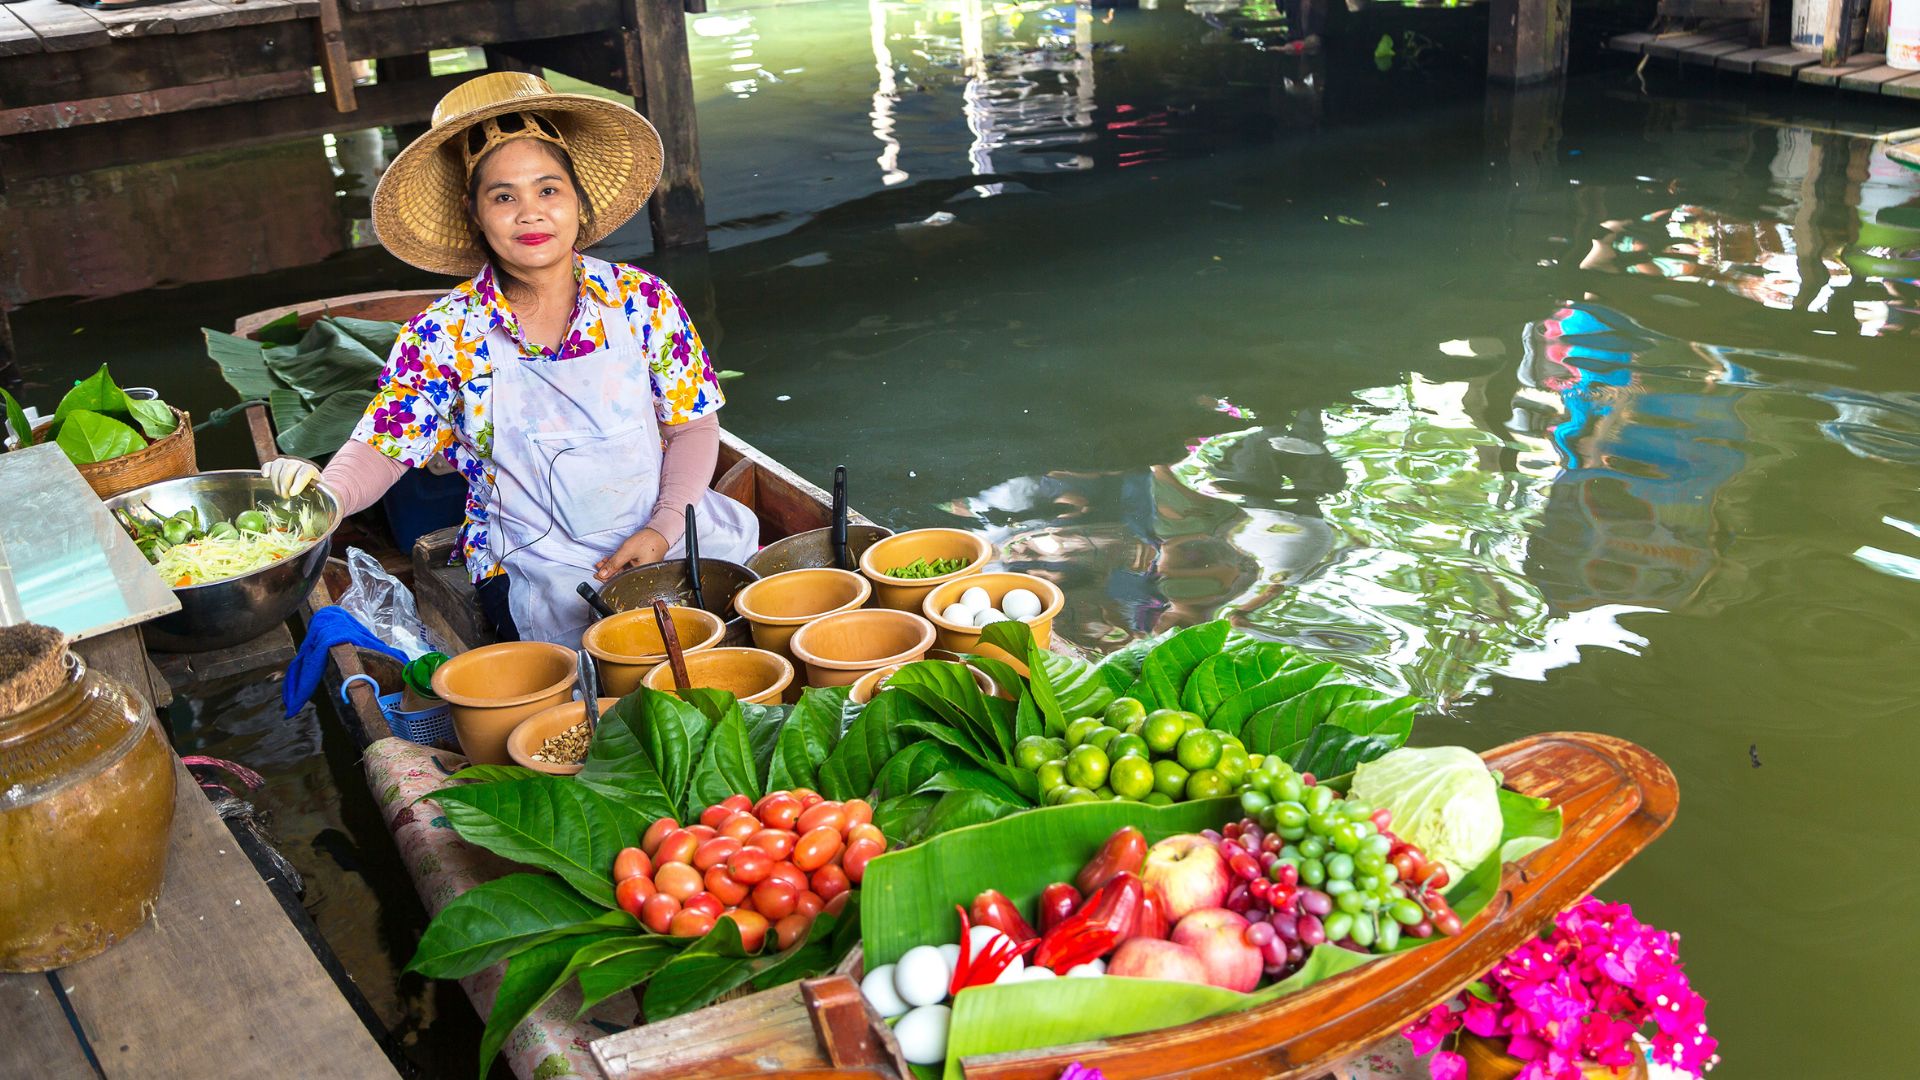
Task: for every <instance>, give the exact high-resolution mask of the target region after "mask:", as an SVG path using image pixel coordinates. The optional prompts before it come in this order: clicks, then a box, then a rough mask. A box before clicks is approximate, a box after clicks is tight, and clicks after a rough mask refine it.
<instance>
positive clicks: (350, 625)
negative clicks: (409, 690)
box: [280, 606, 407, 720]
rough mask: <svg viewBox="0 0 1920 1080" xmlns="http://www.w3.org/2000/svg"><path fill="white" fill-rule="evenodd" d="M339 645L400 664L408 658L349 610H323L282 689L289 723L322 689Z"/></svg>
mask: <svg viewBox="0 0 1920 1080" xmlns="http://www.w3.org/2000/svg"><path fill="white" fill-rule="evenodd" d="M335 645H356V646H359V647H360V648H362V649H371V650H373V651H374V652H380V653H386V654H387V655H388V656H391V657H393V658H394V659H395V660H398V661H399V662H400V663H402V664H404V663H406V662H407V656H406V654H405V653H403V652H401V651H400V650H399V649H396V648H394V647H393V646H391V645H389V644H387V643H386V642H384V641H381V640H380V639H379V638H377V637H374V636H373V631H371V630H368V629H367V628H366V627H365V626H364V625H362V624H361V622H360V620H359V619H356V618H354V617H353V616H352V615H351V614H349V613H348V612H347V609H346V608H343V607H339V606H328V607H323V608H321V609H320V610H319V611H316V612H314V613H313V621H311V622H309V623H308V624H307V636H306V637H304V638H302V639H301V640H300V651H299V652H297V653H295V654H294V656H293V663H291V664H288V665H287V681H286V682H285V683H284V684H283V685H282V686H281V687H280V703H281V704H283V705H285V706H286V709H287V719H289V720H291V719H293V716H294V714H295V713H297V712H299V711H300V710H301V709H303V708H305V707H306V704H307V702H308V701H310V700H312V698H313V692H314V691H315V690H317V689H319V687H320V676H321V674H322V673H323V672H325V671H326V668H327V650H328V649H331V648H333V647H334V646H335Z"/></svg>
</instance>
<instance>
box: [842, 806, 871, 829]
mask: <svg viewBox="0 0 1920 1080" xmlns="http://www.w3.org/2000/svg"><path fill="white" fill-rule="evenodd" d="M846 808H847V828H848V829H852V828H853V827H854V826H856V825H866V824H868V823H870V822H871V821H873V804H872V803H870V802H868V801H867V800H865V799H848V800H847V802H846Z"/></svg>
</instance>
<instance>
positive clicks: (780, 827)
mask: <svg viewBox="0 0 1920 1080" xmlns="http://www.w3.org/2000/svg"><path fill="white" fill-rule="evenodd" d="M885 850H887V838H886V837H885V836H884V835H882V834H881V832H880V829H879V828H878V827H877V826H875V825H874V824H873V807H872V806H870V805H868V803H867V801H866V800H865V799H849V800H847V801H846V802H834V801H832V800H830V799H824V798H822V797H821V796H820V795H819V793H817V792H813V791H808V790H807V789H805V788H795V789H794V790H792V791H776V792H773V793H771V794H769V795H767V796H766V797H764V798H762V799H761V800H760V801H759V802H757V803H756V802H754V801H753V800H751V799H749V798H747V797H746V796H745V795H730V796H728V797H727V798H726V799H724V800H723V801H721V802H718V803H716V804H714V805H712V806H709V807H707V809H706V810H705V811H704V812H703V813H702V814H701V815H700V823H699V824H698V825H688V826H685V827H684V828H683V827H682V826H681V825H680V823H679V822H678V821H675V820H674V819H672V818H661V819H660V820H658V821H656V822H654V823H653V824H652V825H649V826H648V827H647V831H646V834H645V835H644V836H642V837H641V839H640V846H639V847H630V848H626V849H625V850H623V851H621V852H620V854H619V856H618V857H616V858H615V859H614V861H613V882H614V895H615V898H616V899H617V900H618V902H619V904H620V907H621V909H622V910H624V911H625V912H626V913H627V914H629V915H632V916H633V917H634V918H636V919H638V920H640V923H641V925H643V926H645V927H646V928H647V929H648V930H651V931H653V932H654V933H656V934H670V935H672V936H674V937H684V938H694V937H701V936H703V935H705V934H706V933H707V932H708V931H710V930H712V929H713V928H714V925H715V924H716V923H717V922H718V921H719V920H721V919H731V920H732V921H733V922H734V924H735V925H736V926H738V927H739V928H740V941H741V944H743V945H744V946H745V947H746V950H747V951H748V952H750V953H754V952H759V951H760V949H761V947H762V946H763V945H764V944H765V943H766V941H767V937H768V934H769V933H771V934H772V936H773V939H774V942H775V946H776V947H777V948H780V949H786V948H788V947H790V946H792V945H793V943H794V942H796V941H798V940H800V938H801V937H802V936H803V935H805V933H806V931H807V927H809V926H811V925H812V924H813V920H814V918H815V917H816V916H818V915H819V914H820V913H821V912H823V911H825V912H831V913H837V912H839V910H840V909H841V908H842V907H844V906H845V905H846V896H847V893H848V892H849V891H851V890H852V889H853V887H854V886H856V885H858V884H860V879H861V878H862V877H864V876H865V875H866V872H867V863H868V862H869V861H871V860H872V859H873V857H874V856H875V855H878V854H880V853H881V852H883V851H885Z"/></svg>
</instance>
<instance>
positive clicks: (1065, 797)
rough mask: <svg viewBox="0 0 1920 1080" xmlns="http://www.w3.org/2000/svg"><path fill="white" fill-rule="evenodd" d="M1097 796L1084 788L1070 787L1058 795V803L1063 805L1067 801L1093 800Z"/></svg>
mask: <svg viewBox="0 0 1920 1080" xmlns="http://www.w3.org/2000/svg"><path fill="white" fill-rule="evenodd" d="M1097 798H1098V796H1096V795H1095V794H1094V793H1093V792H1091V791H1088V790H1087V789H1086V788H1083V787H1070V788H1067V789H1066V791H1065V793H1064V794H1062V795H1061V796H1060V805H1062V806H1065V805H1067V804H1068V803H1082V802H1093V801H1095V800H1096V799H1097Z"/></svg>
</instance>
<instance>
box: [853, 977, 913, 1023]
mask: <svg viewBox="0 0 1920 1080" xmlns="http://www.w3.org/2000/svg"><path fill="white" fill-rule="evenodd" d="M860 993H861V995H862V996H864V997H865V998H866V999H867V1004H869V1005H871V1006H873V1011H874V1012H877V1013H879V1014H880V1015H881V1016H884V1017H886V1018H887V1019H889V1020H891V1019H893V1018H894V1017H896V1016H899V1015H900V1014H901V1013H904V1012H906V1011H907V1003H906V1002H904V1001H901V1000H900V992H899V991H898V990H895V989H894V986H893V965H892V964H881V965H880V966H879V967H877V968H874V969H873V970H872V971H869V972H867V977H866V978H864V979H861V980H860Z"/></svg>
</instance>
